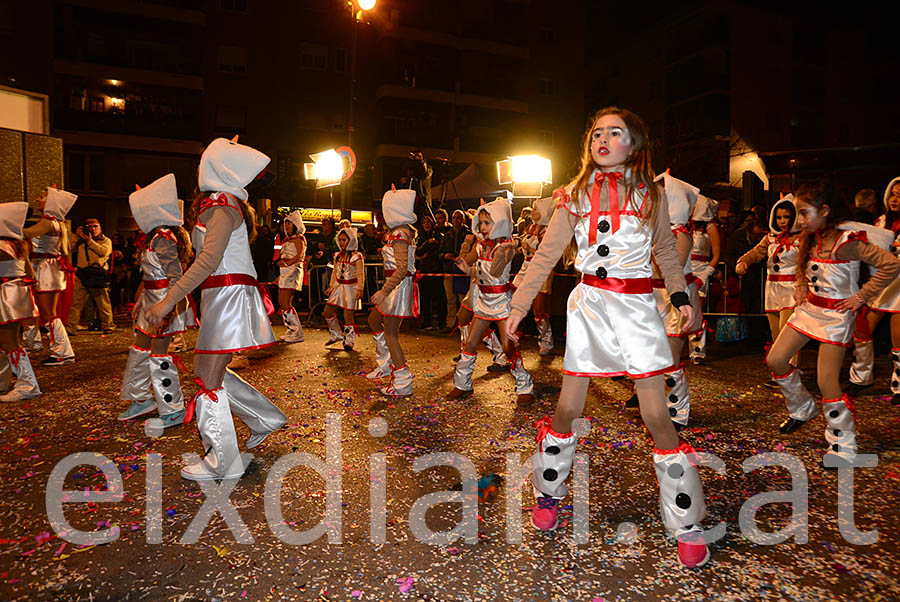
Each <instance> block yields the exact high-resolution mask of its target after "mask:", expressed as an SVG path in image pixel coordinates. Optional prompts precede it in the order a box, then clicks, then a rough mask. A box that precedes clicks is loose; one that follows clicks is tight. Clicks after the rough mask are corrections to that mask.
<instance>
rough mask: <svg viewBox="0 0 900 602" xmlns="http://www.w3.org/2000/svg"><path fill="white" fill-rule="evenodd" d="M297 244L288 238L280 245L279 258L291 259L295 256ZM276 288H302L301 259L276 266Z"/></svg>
mask: <svg viewBox="0 0 900 602" xmlns="http://www.w3.org/2000/svg"><path fill="white" fill-rule="evenodd" d="M297 252H298V250H297V244H296V242H295V241H294V239H290V240H287V241H285V242H284V244H283V245H281V255H280V257H281V259H293V258H294V257H296V256H297ZM278 288H283V289H289V290H297V291H299V290H302V289H303V260H302V259H301V260H300V261H298V262H297V263H295V264H293V265H289V266H284V267H279V268H278Z"/></svg>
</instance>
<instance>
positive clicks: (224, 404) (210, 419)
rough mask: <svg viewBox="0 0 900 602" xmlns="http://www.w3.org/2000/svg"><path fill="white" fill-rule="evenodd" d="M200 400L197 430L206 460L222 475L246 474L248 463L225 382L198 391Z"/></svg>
mask: <svg viewBox="0 0 900 602" xmlns="http://www.w3.org/2000/svg"><path fill="white" fill-rule="evenodd" d="M213 395H215V399H213ZM196 403H197V405H196V416H197V430H198V431H199V432H200V440H201V441H202V442H203V449H204V451H205V452H206V454H205V456H204V457H203V464H205V465H206V468H208V469H209V471H210V472H213V473H215V474H216V475H218V476H219V477H236V476H240V475H242V474H243V473H244V464H243V460H242V459H241V454H240V450H238V440H237V433H236V432H235V430H234V420H233V419H232V418H231V408H230V405H229V402H228V393H227V387H226V385H225V384H224V382H223V384H222V386H221V387H220V388H218V389H215V390H213V391H210V392H202V391H201V392H200V393H198V394H197V402H196Z"/></svg>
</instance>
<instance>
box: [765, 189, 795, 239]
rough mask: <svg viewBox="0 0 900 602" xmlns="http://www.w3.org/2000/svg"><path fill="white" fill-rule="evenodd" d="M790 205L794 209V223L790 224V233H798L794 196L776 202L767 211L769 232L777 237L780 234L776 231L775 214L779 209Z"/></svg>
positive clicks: (789, 195) (790, 195)
mask: <svg viewBox="0 0 900 602" xmlns="http://www.w3.org/2000/svg"><path fill="white" fill-rule="evenodd" d="M787 205H790V206H791V207H793V209H794V222H793V223H792V224H791V232H799V231H800V224H799V223H797V204H796V203H795V202H794V195H792V194H788V195H785V196H784V197H782V198H781V199H779V200H778V202H777V203H775V204H774V205H772V208H771V209H769V232H771V233H772V234H774V235H775V236H778V235H779V234H781V230H779V229H778V225H777V224H776V223H775V212H776V211H777V210H778V208H779V207H782V208H783V207H786V206H787Z"/></svg>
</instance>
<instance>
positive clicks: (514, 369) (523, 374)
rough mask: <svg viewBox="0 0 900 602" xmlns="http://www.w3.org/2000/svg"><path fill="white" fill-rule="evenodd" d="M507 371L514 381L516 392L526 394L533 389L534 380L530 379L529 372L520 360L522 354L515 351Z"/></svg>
mask: <svg viewBox="0 0 900 602" xmlns="http://www.w3.org/2000/svg"><path fill="white" fill-rule="evenodd" d="M509 373H510V374H512V376H513V379H515V381H516V394H517V395H527V394H529V393H531V392H533V391H534V382H533V381H532V380H531V373H530V372H528V370H526V369H525V364H524V363H523V362H522V354H520V353H516V356H515V357H514V358H513V361H512V362H511V363H510V365H509Z"/></svg>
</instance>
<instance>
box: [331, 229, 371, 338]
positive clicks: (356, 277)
mask: <svg viewBox="0 0 900 602" xmlns="http://www.w3.org/2000/svg"><path fill="white" fill-rule="evenodd" d="M341 234H343V235H345V236H346V237H347V239H348V242H347V247H346V249H344V250H343V251H338V252H337V253H335V254H334V259H333V264H334V268H333V270H334V272H333V280H332V282H333V283H334V284H333V285H332V289H331V294H329V295H328V301H327V302H326V304H327V305H333V306H334V307H339V308H341V309H347V310H350V311H356V310H357V309H359V308H360V307H361V303H360V300H359V299H358V298H357V292H358V291H359V281H360V278H361V277H362V278H365V273H360V272H361V270H359V269H357V264H358V263H359V262H363V264H362V265H363V266H364V264H365V256H364V255H363V254H362V253H360V252H359V238H358V237H357V231H356V228H352V227H345V228H341V229H340V230H339V231H338V233H337V235H336V236H335V237H334V238H335V241H337V239H338V237H340V235H341ZM363 270H365V267H363ZM327 322H328V331H329V334H330V337H331V338H330V339H329V343H327V344H330V343H336V342H338V341H340V340H343V342H344V348H345V349H348V350H349V349H352V348H353V345H354V343H355V342H356V325H355V324H345V325H344V329H343V332H342V331H341V322H340V320H339V319H338V317H337V315H333V316H331V317H330V318H328V319H327Z"/></svg>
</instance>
